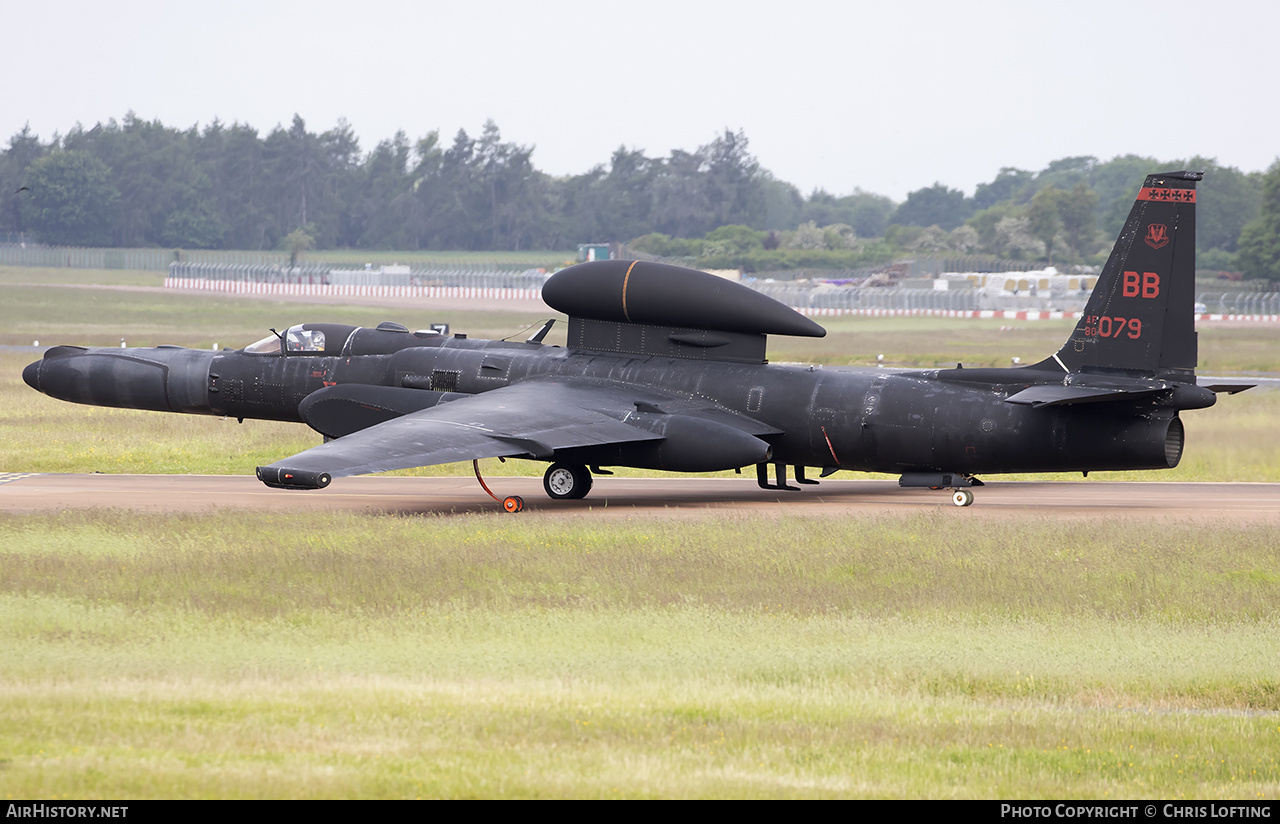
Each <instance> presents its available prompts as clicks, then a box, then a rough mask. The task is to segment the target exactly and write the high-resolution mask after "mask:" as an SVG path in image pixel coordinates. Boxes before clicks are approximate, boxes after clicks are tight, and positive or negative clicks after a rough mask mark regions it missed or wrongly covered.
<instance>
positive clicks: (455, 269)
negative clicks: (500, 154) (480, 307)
mask: <svg viewBox="0 0 1280 824" xmlns="http://www.w3.org/2000/svg"><path fill="white" fill-rule="evenodd" d="M544 281H545V275H543V274H541V273H540V272H538V271H537V270H529V269H518V268H514V267H513V268H505V267H499V266H495V265H493V264H458V265H449V266H433V267H423V268H413V269H411V270H410V271H409V272H382V271H378V270H359V269H340V268H335V267H331V266H329V265H327V264H307V265H303V266H298V267H294V268H292V269H289V268H288V267H281V266H279V265H271V266H266V265H230V266H229V265H224V264H214V263H173V264H170V266H169V277H168V278H166V279H165V284H166V285H167V286H170V287H173V288H179V289H203V290H213V291H226V292H239V293H250V294H263V295H269V294H293V295H334V296H369V297H380V296H382V297H408V298H432V297H472V298H491V299H492V298H497V299H525V300H537V299H538V298H539V296H540V291H541V287H542V284H543V282H544ZM743 285H745V286H748V287H750V288H751V289H754V290H756V291H758V292H761V293H763V294H766V295H768V296H769V297H771V298H774V299H775V300H778V301H781V302H782V303H785V304H786V305H788V306H791V307H794V308H796V309H798V310H800V311H802V312H805V313H806V314H812V315H844V314H911V315H917V314H922V315H955V316H977V315H979V314H981V313H992V312H994V313H1017V315H1018V317H1019V319H1034V318H1037V317H1046V318H1047V317H1060V316H1071V315H1073V314H1076V313H1079V312H1080V311H1082V310H1083V308H1084V304H1085V301H1086V300H1088V297H1089V293H1088V292H1082V291H1066V290H1051V291H1042V292H1041V293H1039V294H1020V295H1013V294H1000V293H996V294H993V293H990V292H985V291H983V290H981V289H964V288H960V289H945V290H938V289H919V288H907V287H885V286H852V285H833V284H830V283H802V282H796V281H774V282H768V281H766V280H759V279H750V278H748V279H745V280H744V281H743ZM1196 301H1197V303H1200V304H1202V307H1203V308H1199V307H1198V314H1201V315H1210V316H1219V315H1220V316H1224V317H1239V318H1257V319H1267V320H1275V319H1280V292H1213V293H1209V292H1205V293H1201V294H1199V295H1198V296H1197V297H1196Z"/></svg>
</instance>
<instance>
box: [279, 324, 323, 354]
mask: <svg viewBox="0 0 1280 824" xmlns="http://www.w3.org/2000/svg"><path fill="white" fill-rule="evenodd" d="M285 340H286V341H287V342H288V346H289V351H290V352H323V351H324V332H321V331H320V330H319V329H303V328H302V327H301V326H292V327H290V328H289V331H288V332H286V333H285Z"/></svg>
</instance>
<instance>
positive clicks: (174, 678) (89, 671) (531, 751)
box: [0, 512, 1280, 798]
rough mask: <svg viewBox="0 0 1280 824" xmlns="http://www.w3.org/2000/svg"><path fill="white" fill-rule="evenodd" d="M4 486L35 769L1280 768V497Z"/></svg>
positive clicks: (349, 780) (772, 778)
mask: <svg viewBox="0 0 1280 824" xmlns="http://www.w3.org/2000/svg"><path fill="white" fill-rule="evenodd" d="M949 514H950V513H949V512H947V513H939V514H935V515H925V516H916V517H912V518H909V519H906V520H899V519H891V518H887V517H886V518H866V519H859V520H856V521H848V520H844V519H808V518H792V517H787V516H786V515H785V514H780V515H779V516H778V517H747V518H741V517H733V518H730V519H726V520H710V521H706V522H690V521H689V520H687V519H682V520H679V521H668V520H662V519H644V520H637V521H635V522H634V523H625V524H621V525H619V524H613V525H611V526H610V527H609V528H600V527H598V526H596V525H592V524H590V523H589V522H582V521H578V522H575V523H563V522H558V521H556V520H554V519H552V518H547V517H542V516H534V517H530V518H523V519H521V520H519V521H516V520H512V519H511V518H510V517H508V516H505V515H503V514H501V513H495V514H494V515H479V516H466V517H458V518H386V517H374V516H359V515H342V514H335V515H326V516H325V523H323V524H316V523H315V522H314V518H313V517H312V516H308V517H305V518H304V517H300V516H283V515H273V514H260V513H235V515H234V517H228V515H230V513H227V514H216V515H209V516H180V517H177V516H139V515H137V514H136V513H128V514H125V513H101V512H98V513H93V512H89V513H66V514H63V515H57V516H39V517H21V518H19V517H12V516H10V517H3V518H0V546H3V547H4V550H3V552H2V553H0V569H3V570H4V573H3V581H4V585H3V590H2V591H0V639H2V641H3V643H0V671H2V672H3V673H4V674H3V676H0V706H2V707H3V711H4V716H5V717H6V719H7V720H6V723H5V724H4V725H3V727H0V751H2V752H3V753H4V758H5V759H6V765H5V770H4V773H3V777H2V780H3V786H4V788H5V790H4V791H5V792H6V793H8V794H9V795H10V796H11V797H20V798H22V797H46V798H47V797H60V798H61V797H74V798H91V797H100V798H119V797H137V796H153V797H154V796H160V797H204V796H217V797H475V796H515V797H564V796H572V797H597V798H611V797H725V796H728V797H891V798H911V797H916V798H952V797H960V798H965V797H1017V798H1031V797H1055V798H1059V797H1061V798H1174V797H1210V798H1257V797H1266V798H1274V797H1275V796H1276V795H1277V792H1278V790H1280V766H1278V765H1277V763H1276V760H1275V759H1276V755H1277V753H1280V746H1278V745H1280V712H1278V711H1280V672H1278V671H1277V668H1276V664H1275V638H1276V633H1277V631H1278V630H1280V622H1278V621H1277V615H1276V610H1275V604H1276V596H1277V595H1280V553H1278V550H1277V546H1276V542H1275V540H1274V531H1273V530H1271V529H1270V528H1266V529H1264V528H1260V527H1250V526H1247V525H1236V526H1227V525H1211V526H1204V525H1199V526H1197V525H1190V524H1157V523H1151V524H1146V525H1137V526H1135V525H1134V524H1133V523H1131V522H1124V523H1112V522H1080V523H1076V524H1072V523H1067V524H1061V523H1059V524H1054V525H1053V526H1051V527H1050V526H1047V525H1039V524H1034V523H1008V524H996V525H993V524H991V523H978V522H974V521H968V522H962V523H957V522H955V520H954V519H952V518H950V517H948V516H949Z"/></svg>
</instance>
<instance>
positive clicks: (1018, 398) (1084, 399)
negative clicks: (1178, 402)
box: [1004, 384, 1168, 409]
mask: <svg viewBox="0 0 1280 824" xmlns="http://www.w3.org/2000/svg"><path fill="white" fill-rule="evenodd" d="M1166 391H1168V387H1156V388H1154V389H1152V388H1147V389H1103V388H1099V387H1096V386H1062V385H1060V384H1052V385H1048V386H1028V387H1027V388H1026V389H1023V390H1022V391H1021V392H1016V393H1014V394H1012V395H1010V396H1009V397H1007V398H1005V399H1004V400H1005V403H1018V404H1024V405H1026V406H1030V407H1031V408H1033V409H1039V408H1040V407H1042V406H1065V405H1066V404H1072V403H1106V402H1108V401H1136V400H1139V399H1141V398H1146V397H1149V396H1151V395H1155V394H1158V393H1160V392H1166Z"/></svg>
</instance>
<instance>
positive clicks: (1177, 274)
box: [1043, 172, 1204, 381]
mask: <svg viewBox="0 0 1280 824" xmlns="http://www.w3.org/2000/svg"><path fill="white" fill-rule="evenodd" d="M1203 176H1204V173H1203V172H1167V173H1165V174H1155V175H1148V176H1147V179H1146V181H1144V182H1143V184H1142V189H1141V191H1139V192H1138V199H1137V200H1136V201H1135V202H1134V204H1133V209H1132V211H1130V212H1129V219H1128V220H1126V221H1125V224H1124V229H1122V230H1121V232H1120V237H1119V238H1117V239H1116V245H1115V248H1113V249H1112V250H1111V256H1110V257H1109V258H1107V264H1106V265H1105V266H1104V267H1102V274H1101V275H1100V276H1099V277H1098V282H1097V284H1096V285H1095V286H1094V288H1093V294H1091V295H1090V296H1089V302H1088V304H1087V305H1086V306H1085V310H1084V316H1083V317H1081V318H1080V322H1079V323H1078V324H1076V328H1075V331H1073V332H1072V333H1071V338H1070V339H1069V340H1068V341H1067V342H1066V344H1064V345H1063V347H1062V349H1060V350H1059V351H1058V354H1057V355H1055V356H1054V357H1053V358H1051V359H1050V360H1048V361H1045V362H1044V364H1043V365H1044V366H1046V367H1048V366H1051V365H1053V362H1055V361H1056V363H1057V365H1058V366H1060V367H1062V368H1063V369H1065V370H1067V371H1068V372H1093V371H1098V370H1122V371H1129V372H1142V373H1146V374H1158V375H1160V376H1162V377H1169V378H1173V379H1175V380H1183V381H1187V380H1192V381H1194V379H1195V368H1196V358H1197V352H1196V332H1195V316H1194V310H1195V279H1196V218H1195V215H1196V182H1197V181H1198V180H1200V179H1201V178H1202V177H1203Z"/></svg>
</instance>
